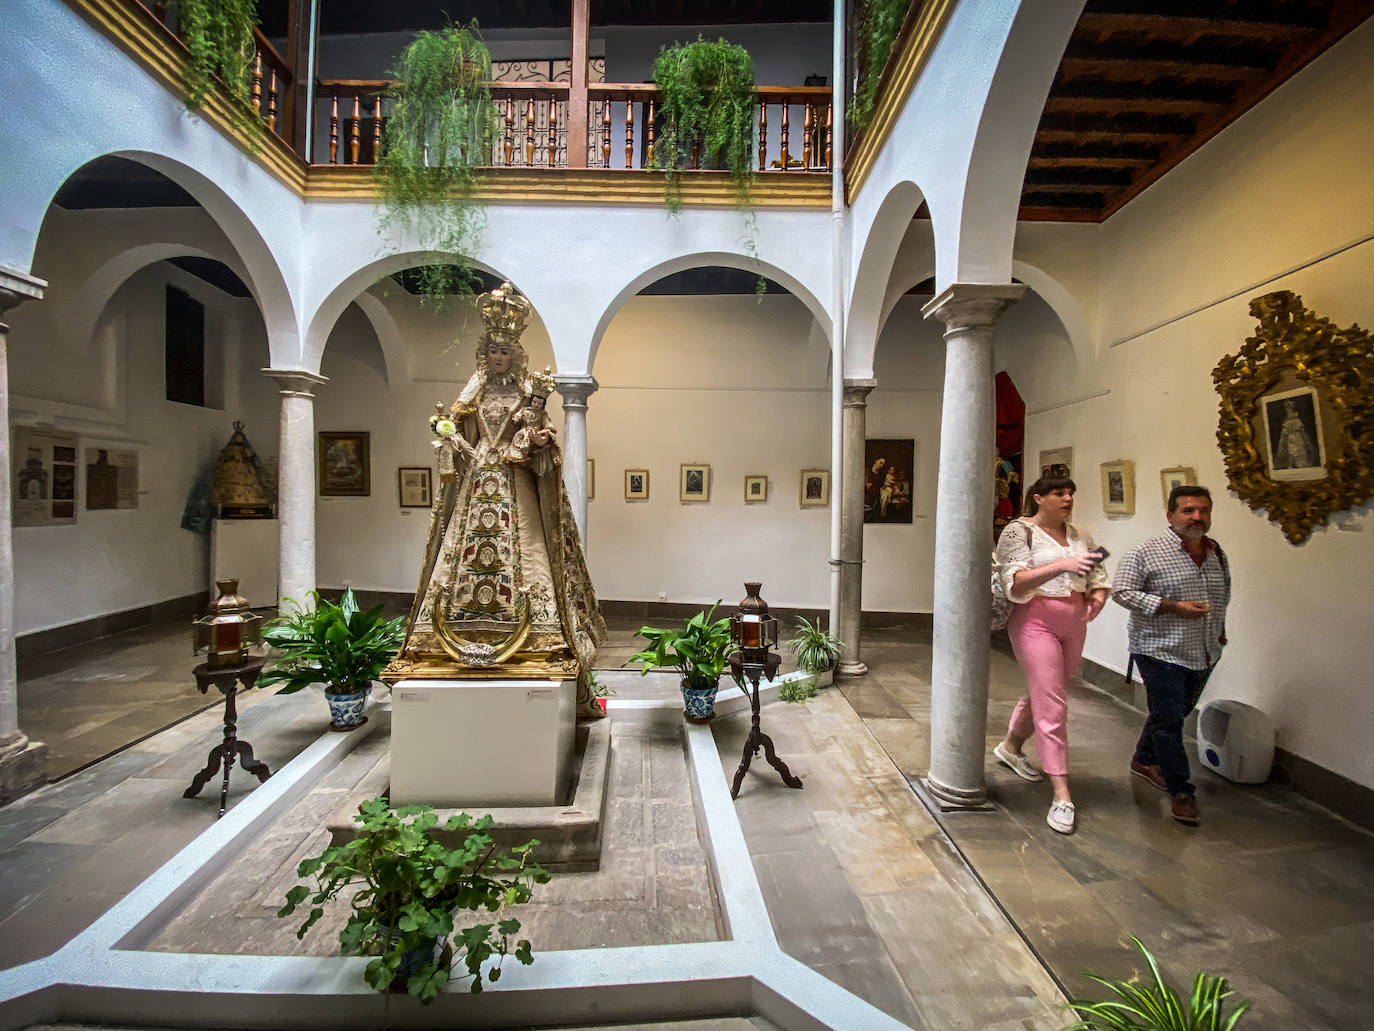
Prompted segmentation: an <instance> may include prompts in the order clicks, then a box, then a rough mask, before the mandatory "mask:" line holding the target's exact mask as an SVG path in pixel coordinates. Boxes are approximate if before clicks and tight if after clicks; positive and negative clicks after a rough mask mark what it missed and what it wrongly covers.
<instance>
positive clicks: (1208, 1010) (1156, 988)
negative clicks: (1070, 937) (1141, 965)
mask: <svg viewBox="0 0 1374 1031" xmlns="http://www.w3.org/2000/svg"><path fill="white" fill-rule="evenodd" d="M1131 941H1133V942H1135V944H1136V948H1138V949H1139V950H1140V951H1141V954H1142V955H1144V957H1145V962H1146V963H1148V964H1149V966H1150V975H1151V978H1152V980H1153V983H1152V984H1148V985H1146V984H1140V983H1137V982H1135V981H1112V980H1109V979H1108V978H1105V977H1098V976H1097V975H1095V974H1090V975H1088V976H1089V977H1091V978H1092V980H1094V981H1096V982H1097V983H1098V984H1100V985H1102V986H1103V987H1105V988H1107V989H1108V990H1109V991H1111V993H1112V996H1113V997H1112V998H1108V999H1105V1000H1103V1001H1101V1002H1092V1001H1090V1000H1087V999H1074V1000H1073V1001H1072V1002H1071V1003H1070V1006H1071V1008H1072V1009H1073V1011H1074V1013H1075V1014H1076V1015H1077V1016H1078V1018H1079V1019H1078V1020H1076V1021H1075V1022H1074V1023H1072V1024H1070V1025H1069V1026H1068V1027H1067V1028H1065V1031H1231V1029H1232V1028H1234V1027H1235V1026H1236V1025H1237V1024H1238V1023H1239V1022H1240V1018H1241V1016H1242V1015H1243V1014H1244V1013H1245V1011H1246V1010H1248V1009H1249V1008H1250V1003H1249V1002H1248V1001H1247V1000H1244V999H1238V1000H1236V1008H1235V1009H1234V1010H1232V1011H1231V1012H1230V1014H1229V1015H1228V1014H1227V1012H1226V1008H1227V1003H1228V1000H1229V999H1230V998H1231V995H1232V992H1231V986H1230V984H1229V983H1228V982H1227V980H1226V978H1224V977H1218V976H1216V975H1214V974H1206V973H1202V972H1199V973H1198V974H1197V976H1195V977H1194V978H1193V985H1192V990H1191V991H1190V992H1189V994H1188V998H1187V999H1181V998H1180V997H1179V994H1178V992H1176V991H1175V990H1174V989H1173V988H1172V987H1171V986H1170V985H1169V984H1168V982H1166V981H1165V980H1164V975H1163V974H1162V973H1161V972H1160V969H1159V964H1158V963H1157V962H1156V961H1155V958H1154V956H1152V955H1151V954H1150V950H1149V949H1147V948H1146V947H1145V945H1144V943H1143V942H1141V940H1140V939H1139V938H1135V937H1133V938H1131Z"/></svg>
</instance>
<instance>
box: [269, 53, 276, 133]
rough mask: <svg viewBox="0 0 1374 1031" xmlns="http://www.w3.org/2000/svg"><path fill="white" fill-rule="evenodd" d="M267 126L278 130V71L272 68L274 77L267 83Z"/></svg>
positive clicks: (274, 130)
mask: <svg viewBox="0 0 1374 1031" xmlns="http://www.w3.org/2000/svg"><path fill="white" fill-rule="evenodd" d="M267 128H268V129H270V130H271V131H272V132H276V131H277V71H276V69H275V68H274V69H273V70H272V78H271V79H269V80H268V85H267Z"/></svg>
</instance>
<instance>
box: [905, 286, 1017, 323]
mask: <svg viewBox="0 0 1374 1031" xmlns="http://www.w3.org/2000/svg"><path fill="white" fill-rule="evenodd" d="M1025 292H1026V288H1025V287H1024V286H1023V285H1022V284H1020V283H951V284H950V285H949V286H947V287H945V289H944V290H942V291H941V292H940V293H939V294H938V295H937V296H936V297H935V298H934V299H933V300H931V301H930V302H929V303H927V304H926V306H925V307H923V308H922V309H921V315H922V316H924V317H925V318H928V319H929V318H936V319H939V320H940V321H941V322H943V323H944V324H945V329H947V330H957V329H977V328H987V327H991V326H992V325H993V324H994V323H995V322H996V321H997V318H998V316H999V315H1001V314H1002V312H1003V311H1004V310H1006V308H1007V307H1009V306H1010V305H1012V304H1014V303H1015V302H1016V301H1018V300H1020V299H1021V295H1022V294H1023V293H1025Z"/></svg>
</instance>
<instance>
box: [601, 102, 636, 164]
mask: <svg viewBox="0 0 1374 1031" xmlns="http://www.w3.org/2000/svg"><path fill="white" fill-rule="evenodd" d="M606 106H607V107H610V106H611V105H610V101H607V102H606ZM634 166H635V102H634V98H633V97H626V98H625V167H626V168H634Z"/></svg>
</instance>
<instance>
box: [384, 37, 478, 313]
mask: <svg viewBox="0 0 1374 1031" xmlns="http://www.w3.org/2000/svg"><path fill="white" fill-rule="evenodd" d="M391 74H392V75H393V76H394V77H395V78H396V79H397V83H396V85H395V86H393V87H392V89H391V90H390V91H389V93H388V96H389V98H390V99H391V101H392V102H393V104H392V107H391V113H390V116H389V117H388V118H387V121H386V131H385V133H384V135H383V139H382V153H381V155H380V156H379V158H378V160H377V165H376V180H377V184H378V188H379V191H380V193H381V206H380V208H379V209H378V217H379V221H380V228H381V229H382V230H383V231H384V232H400V233H405V232H411V233H413V234H414V235H415V238H416V240H417V242H418V243H419V245H420V247H421V248H423V249H425V250H429V251H438V252H441V253H443V254H444V255H445V256H446V257H447V259H448V260H447V262H445V263H443V264H431V265H425V266H422V267H421V269H420V274H419V288H420V295H421V297H422V298H423V299H425V300H427V301H430V302H432V303H438V304H440V305H442V304H443V302H444V300H445V298H447V297H449V296H450V295H452V294H471V293H473V292H474V288H475V287H476V286H477V284H478V280H477V277H476V275H475V274H474V271H473V267H472V259H473V256H474V254H475V253H476V251H477V247H478V245H479V244H480V243H481V239H482V233H483V231H484V230H485V228H486V212H485V209H484V208H483V207H482V205H481V204H479V203H478V202H477V200H476V198H475V193H476V190H477V187H478V186H479V185H480V183H481V181H482V175H481V172H480V170H481V168H482V167H483V166H484V165H486V164H487V163H488V162H489V161H490V160H491V154H492V148H493V146H495V144H496V141H497V140H498V139H499V135H500V126H501V120H500V117H499V116H498V114H497V110H496V104H495V102H494V101H493V100H492V97H491V86H490V82H491V54H490V53H489V52H488V50H487V47H486V44H485V43H484V42H483V41H482V36H481V33H480V31H479V30H478V27H477V22H475V21H473V22H472V23H471V24H469V25H466V26H458V25H449V26H448V27H446V28H444V29H440V30H439V31H437V32H433V31H425V32H421V33H420V34H419V35H418V36H416V37H415V39H414V41H413V42H411V44H410V45H409V46H407V47H406V48H405V50H404V51H402V52H401V56H400V58H399V60H398V61H397V64H396V67H395V68H394V69H393V70H392V73H391Z"/></svg>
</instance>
